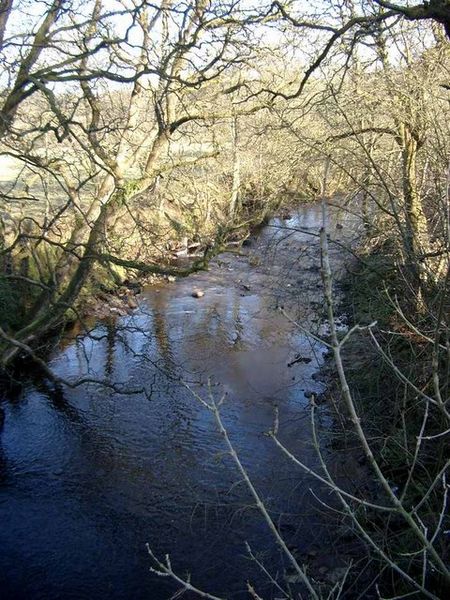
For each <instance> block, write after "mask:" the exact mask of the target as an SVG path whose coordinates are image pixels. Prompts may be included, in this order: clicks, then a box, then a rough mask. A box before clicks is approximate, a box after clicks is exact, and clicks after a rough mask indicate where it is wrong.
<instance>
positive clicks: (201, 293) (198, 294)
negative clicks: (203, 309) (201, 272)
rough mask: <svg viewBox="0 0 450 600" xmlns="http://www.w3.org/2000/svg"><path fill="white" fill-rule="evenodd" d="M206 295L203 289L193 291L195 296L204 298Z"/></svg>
mask: <svg viewBox="0 0 450 600" xmlns="http://www.w3.org/2000/svg"><path fill="white" fill-rule="evenodd" d="M204 295H205V292H204V291H203V290H194V291H193V292H192V297H193V298H203V296H204Z"/></svg>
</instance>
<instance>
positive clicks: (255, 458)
mask: <svg viewBox="0 0 450 600" xmlns="http://www.w3.org/2000/svg"><path fill="white" fill-rule="evenodd" d="M320 218H321V217H320V208H319V207H311V206H310V207H305V208H303V209H301V210H300V211H299V212H298V214H295V215H294V217H293V218H292V219H290V220H289V221H278V220H274V221H273V222H272V223H271V224H270V226H269V227H266V228H265V229H264V230H263V231H262V232H261V233H260V235H259V236H258V239H257V240H256V241H254V242H253V243H252V245H251V246H250V247H249V248H247V249H246V252H247V254H248V255H247V256H241V257H238V256H233V255H230V254H226V255H222V256H221V257H219V259H218V260H216V261H215V263H214V264H213V265H212V267H211V270H210V271H209V272H208V273H201V274H198V275H195V276H192V277H190V278H188V279H186V280H182V281H177V282H175V283H167V284H164V285H161V286H159V287H158V288H152V289H149V290H147V291H146V292H144V293H143V294H142V295H141V296H140V297H139V301H140V306H139V308H138V309H137V310H135V311H134V312H133V314H132V315H129V316H126V317H120V318H115V319H113V318H112V319H111V320H110V321H107V322H103V323H100V324H97V325H96V326H94V327H92V329H91V330H90V332H89V333H88V334H86V333H81V334H79V335H75V333H73V334H72V336H71V337H69V338H68V339H67V340H66V341H65V342H64V344H63V345H62V347H61V348H60V349H59V351H58V352H56V353H55V354H54V357H53V359H52V362H51V365H52V368H53V369H54V370H55V371H56V372H57V373H58V374H59V375H60V376H62V377H64V378H66V379H70V380H75V379H76V378H77V377H79V376H81V375H83V376H85V375H89V376H90V377H93V378H98V379H104V380H106V381H108V382H116V383H120V384H122V383H124V382H126V383H127V386H128V387H129V388H137V387H140V386H145V388H146V391H147V395H144V394H134V395H126V394H118V393H117V392H115V391H113V390H112V389H109V388H106V387H103V386H99V385H97V384H89V385H84V386H82V387H79V388H76V389H71V390H64V392H63V393H59V394H55V393H54V392H52V390H51V388H50V387H49V386H47V385H46V384H45V382H36V381H33V379H32V378H31V377H30V379H29V380H28V381H24V382H23V387H22V390H21V392H20V393H19V394H17V395H16V396H15V397H10V398H3V399H2V400H1V403H2V407H3V408H4V410H5V413H6V420H5V426H4V429H3V432H2V433H1V435H0V519H1V521H0V523H1V525H0V597H1V598H2V599H23V600H25V599H27V600H37V599H42V600H44V599H45V600H56V599H64V600H66V599H72V598H73V599H77V600H78V599H94V598H95V599H111V600H115V599H127V600H128V599H130V600H131V599H133V600H140V599H144V598H145V599H148V600H150V599H157V600H158V599H160V598H161V599H163V598H168V597H170V596H171V594H173V593H174V592H175V591H176V590H177V586H176V585H175V584H173V583H171V582H169V581H167V580H166V579H161V578H158V577H156V576H155V575H154V574H152V573H151V572H150V571H149V567H150V566H151V562H150V560H149V556H148V555H147V552H146V548H145V544H146V542H148V543H149V544H150V545H151V546H152V548H153V550H154V552H155V553H156V554H158V555H161V556H162V555H164V554H165V553H170V555H171V558H172V564H173V566H174V568H175V570H176V571H177V572H178V573H179V574H180V575H183V574H184V573H185V572H186V571H190V572H191V573H192V581H193V583H195V584H197V585H199V586H200V587H203V588H205V589H206V590H208V591H210V592H212V593H215V594H218V595H221V594H223V595H226V596H227V597H228V598H245V597H248V596H247V593H246V591H245V590H246V582H247V580H249V579H250V580H251V581H253V582H255V583H256V586H257V589H258V591H259V592H260V593H261V594H264V597H265V598H270V597H272V592H271V590H270V586H268V585H266V582H265V578H264V577H263V576H262V575H261V573H260V571H259V570H258V568H257V567H256V565H255V564H254V562H252V561H250V560H249V558H248V555H247V553H246V550H245V546H244V541H247V542H248V543H249V544H250V546H251V547H252V549H253V551H254V552H255V553H257V554H258V557H259V558H260V559H261V560H263V561H264V562H265V564H266V566H267V567H268V568H269V569H270V570H271V571H272V572H273V573H274V574H276V573H277V572H278V573H281V572H282V569H283V564H282V562H281V558H280V556H279V553H278V550H277V548H276V546H275V544H274V542H273V540H272V538H271V536H270V534H269V532H268V530H267V527H266V525H265V523H264V522H262V520H261V518H260V516H259V514H258V513H257V512H256V510H255V509H254V507H253V506H252V500H251V497H250V496H249V493H248V491H247V490H246V488H245V486H244V485H243V484H242V483H241V482H240V479H239V475H238V473H237V472H236V470H235V467H234V465H233V463H232V462H231V461H230V459H229V457H228V456H227V455H226V454H224V450H225V448H224V445H223V441H222V439H221V438H220V436H219V435H218V434H217V430H216V426H215V424H214V422H213V419H212V417H211V415H210V414H209V413H208V411H207V410H205V409H204V408H203V407H202V406H201V405H200V404H199V403H198V402H197V401H196V400H195V399H194V398H193V397H192V396H191V395H190V394H189V392H188V391H187V390H186V389H185V388H184V387H183V386H182V385H180V383H179V381H180V379H183V380H184V381H187V382H189V383H190V384H191V385H192V387H193V388H195V389H196V390H197V391H199V393H201V394H205V387H204V385H202V384H204V383H205V382H206V381H207V380H208V378H211V379H212V382H213V390H214V393H215V394H217V396H219V395H220V394H221V393H222V392H223V391H226V392H227V394H228V398H227V401H226V403H225V405H224V407H223V418H224V422H225V424H226V426H227V428H228V430H229V434H230V437H231V439H232V441H233V442H234V443H235V445H236V448H237V449H238V450H239V453H240V456H241V458H242V461H243V463H244V464H245V466H246V467H247V468H248V471H249V474H250V476H251V477H252V479H253V481H254V483H255V485H256V487H257V489H258V490H259V491H260V492H261V495H262V496H263V497H264V498H265V499H266V501H267V505H268V507H269V508H270V510H271V511H272V515H273V517H274V519H275V520H276V521H277V522H278V524H279V525H280V528H281V531H282V532H283V533H284V535H285V536H286V539H287V540H288V541H289V543H291V544H292V545H294V546H295V547H296V549H297V552H298V553H299V554H302V553H304V554H307V553H308V552H310V553H311V551H319V552H320V551H321V549H322V550H323V549H324V548H325V549H326V551H325V554H327V553H328V549H329V548H328V545H329V538H328V536H329V533H328V530H327V528H326V527H325V525H324V523H323V520H324V518H323V517H321V516H320V514H318V513H317V512H316V511H313V510H312V508H313V506H314V505H315V504H316V501H315V500H314V497H313V495H312V494H311V493H310V491H309V490H310V488H312V489H313V490H315V491H316V492H317V493H320V490H319V489H318V488H317V485H316V483H315V482H314V481H313V480H312V479H311V478H310V477H307V476H305V475H303V474H302V473H301V472H300V471H299V470H297V469H296V468H294V467H293V466H292V465H290V464H289V463H288V462H287V461H286V459H285V458H284V457H283V456H282V455H281V454H280V452H279V451H278V450H277V449H276V448H275V447H274V444H273V442H272V441H271V440H270V439H269V438H268V437H267V436H266V435H264V432H266V431H267V430H268V429H269V428H270V427H271V424H272V420H273V414H274V408H275V406H278V407H279V411H280V426H281V431H282V437H283V439H284V440H285V441H286V443H287V445H288V446H289V448H290V449H291V450H292V451H294V452H296V453H297V454H298V455H299V456H301V458H302V460H303V461H304V462H307V463H308V464H310V465H315V464H316V458H315V453H314V450H313V449H312V448H311V443H310V428H309V409H308V406H309V401H308V400H307V398H306V397H305V392H308V391H311V390H315V391H320V389H321V387H320V384H319V383H318V382H317V381H315V380H314V379H313V376H314V374H315V373H316V372H317V370H318V367H319V366H320V364H321V363H322V361H323V352H324V347H322V346H321V345H320V344H318V343H316V342H314V343H311V342H310V340H309V339H308V338H306V337H305V336H304V335H303V334H302V333H301V332H300V331H299V330H298V329H297V328H296V327H295V326H294V325H292V324H291V323H290V322H289V321H288V320H287V319H286V318H285V317H284V316H283V315H281V314H280V312H279V311H277V306H280V305H283V306H285V307H286V309H287V310H289V312H290V314H292V315H293V316H294V317H295V318H296V319H298V320H299V321H301V322H302V324H303V325H305V326H308V327H316V328H319V330H320V327H321V325H320V322H318V313H320V310H321V305H322V301H321V297H320V289H319V286H320V277H319V273H318V271H317V265H318V261H319V249H318V243H317V238H316V237H314V236H311V235H310V234H311V233H315V232H317V231H318V228H319V226H320ZM335 219H336V217H334V219H333V222H332V223H331V225H330V231H331V235H332V237H339V235H341V230H340V229H336V227H335V224H336V220H335ZM295 227H301V228H302V229H304V230H305V231H304V232H303V233H300V232H295V231H292V229H291V228H295ZM342 254H343V253H342V251H340V250H339V249H338V248H336V247H335V249H334V250H333V258H334V262H335V264H337V265H341V264H342V260H343V258H342ZM196 288H201V289H202V290H204V291H205V296H204V297H203V298H201V299H194V298H192V297H191V293H192V291H193V289H196ZM298 355H301V356H302V357H303V358H305V359H310V361H306V360H305V361H304V362H297V363H296V364H294V365H292V366H288V364H289V363H290V362H292V361H294V360H295V359H296V358H298ZM320 418H321V420H322V421H323V422H325V423H326V420H327V414H326V409H323V408H322V409H321V413H320Z"/></svg>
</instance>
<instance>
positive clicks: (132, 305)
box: [128, 296, 138, 309]
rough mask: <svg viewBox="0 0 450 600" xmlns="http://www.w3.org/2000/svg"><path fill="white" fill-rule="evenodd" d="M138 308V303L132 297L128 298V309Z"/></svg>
mask: <svg viewBox="0 0 450 600" xmlns="http://www.w3.org/2000/svg"><path fill="white" fill-rule="evenodd" d="M137 307H138V303H137V302H136V300H135V298H133V296H128V308H131V309H135V308H137Z"/></svg>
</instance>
